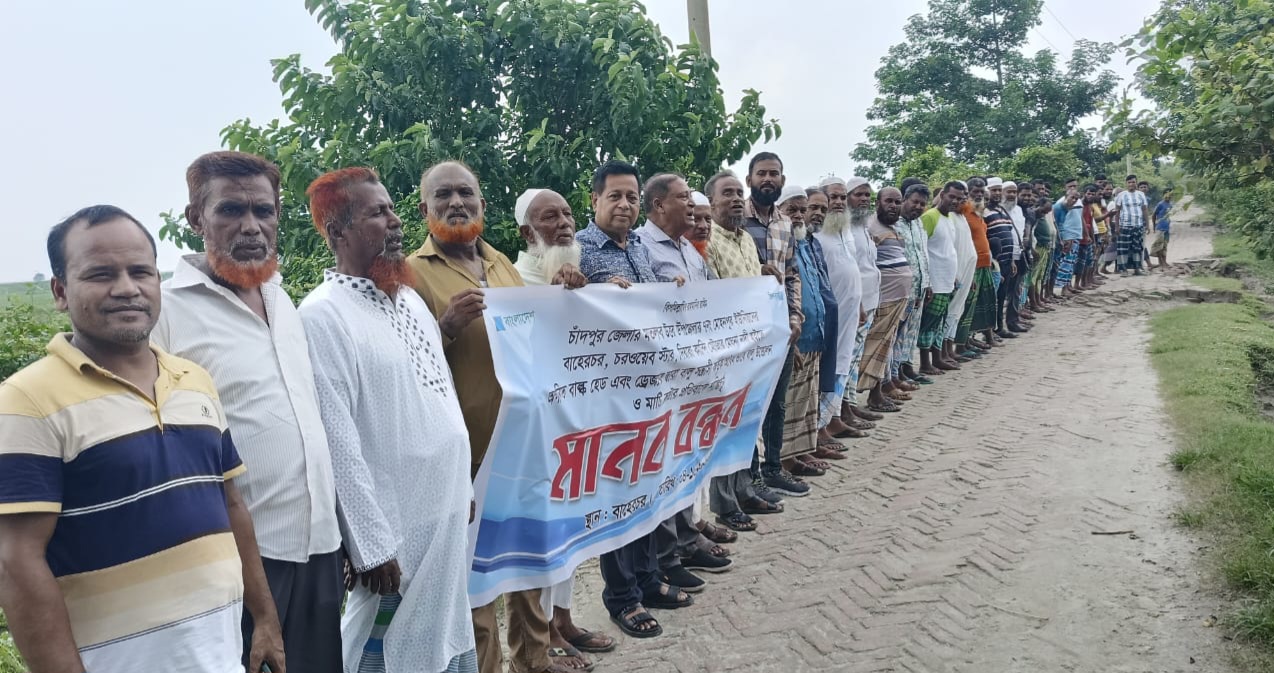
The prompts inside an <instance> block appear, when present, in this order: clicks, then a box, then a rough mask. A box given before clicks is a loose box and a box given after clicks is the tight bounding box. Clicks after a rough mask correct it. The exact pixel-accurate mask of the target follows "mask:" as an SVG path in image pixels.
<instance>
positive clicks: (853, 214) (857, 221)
mask: <svg viewBox="0 0 1274 673" xmlns="http://www.w3.org/2000/svg"><path fill="white" fill-rule="evenodd" d="M869 217H871V206H867V207H866V208H850V209H849V223H850V224H852V225H854V226H855V227H865V226H867V218H869Z"/></svg>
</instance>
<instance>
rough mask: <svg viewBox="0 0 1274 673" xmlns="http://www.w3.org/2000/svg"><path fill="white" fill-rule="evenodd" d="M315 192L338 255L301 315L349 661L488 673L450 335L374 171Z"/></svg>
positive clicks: (314, 212) (334, 175)
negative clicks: (475, 610) (339, 556)
mask: <svg viewBox="0 0 1274 673" xmlns="http://www.w3.org/2000/svg"><path fill="white" fill-rule="evenodd" d="M306 195H307V196H309V198H310V213H311V216H312V217H313V219H314V226H315V228H316V229H318V231H319V233H320V234H321V235H322V236H323V238H324V240H326V241H327V244H328V246H329V247H330V248H331V249H332V254H333V255H334V256H335V258H336V267H335V268H334V269H328V270H327V271H325V272H324V274H323V275H324V280H323V283H322V284H321V285H319V286H318V287H317V288H315V289H314V291H313V292H311V293H310V294H309V296H307V297H306V298H305V300H304V301H302V302H301V307H300V314H301V319H302V320H303V321H304V322H305V331H306V334H307V336H308V337H309V342H310V359H311V361H312V362H313V363H314V378H315V382H316V386H317V388H318V399H319V408H320V411H321V412H322V417H323V425H324V427H325V428H326V430H327V436H328V442H329V444H330V446H331V450H332V467H333V470H334V472H335V474H336V490H337V498H338V500H339V502H340V513H341V527H342V532H343V533H344V538H345V539H344V545H345V551H346V553H347V554H348V555H349V563H350V566H351V567H352V570H353V573H354V577H353V578H351V584H352V586H351V587H350V588H352V591H351V592H350V595H349V599H348V602H347V604H346V606H345V616H344V619H343V620H342V623H341V634H342V639H343V640H344V646H345V668H344V670H346V671H355V670H357V671H384V672H387V673H400V672H405V671H434V672H437V671H447V672H448V673H450V672H451V671H469V672H472V671H476V670H477V661H478V659H477V654H476V652H475V651H474V639H473V628H472V626H471V624H470V617H469V597H468V564H467V558H466V552H467V546H468V544H467V527H468V524H469V522H470V521H471V519H472V516H473V487H472V485H471V484H470V482H469V479H468V474H467V473H466V470H465V467H466V465H467V462H468V457H469V455H468V454H469V451H468V434H467V432H466V431H465V426H464V418H463V416H462V415H461V411H460V404H459V401H458V399H457V397H456V391H455V387H454V385H453V383H452V377H451V372H450V371H448V369H447V362H446V358H445V355H444V353H443V338H442V334H441V333H440V332H439V328H438V324H437V322H436V321H435V320H434V318H433V316H432V315H431V314H430V312H429V309H428V307H427V306H426V305H425V303H424V301H423V300H422V299H421V297H420V296H419V295H417V294H416V292H414V291H413V290H412V289H411V284H410V282H411V270H410V269H409V268H408V267H407V264H406V260H405V259H404V256H403V250H402V241H403V231H402V221H401V220H399V219H398V216H397V215H396V214H395V213H394V200H393V199H392V198H390V196H389V193H388V192H387V191H386V190H385V187H384V185H382V184H381V183H380V179H379V177H378V176H377V175H376V172H375V171H373V170H372V169H370V168H362V167H352V168H343V169H340V170H337V171H332V172H330V173H326V174H324V175H321V176H319V177H318V178H317V179H315V180H314V182H312V183H310V186H309V188H308V189H307V190H306ZM422 437H427V441H422ZM422 484H428V485H429V497H428V498H427V499H422V498H420V497H419V489H420V487H421V485H422ZM421 624H428V625H429V628H427V629H423V628H420V625H421Z"/></svg>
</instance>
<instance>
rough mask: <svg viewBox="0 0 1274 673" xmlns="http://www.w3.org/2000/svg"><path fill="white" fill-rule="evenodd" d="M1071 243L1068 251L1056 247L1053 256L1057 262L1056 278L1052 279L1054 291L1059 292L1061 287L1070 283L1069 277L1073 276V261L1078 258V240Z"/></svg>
mask: <svg viewBox="0 0 1274 673" xmlns="http://www.w3.org/2000/svg"><path fill="white" fill-rule="evenodd" d="M1071 243H1072V245H1071V251H1070V252H1062V249H1061V248H1058V249H1057V254H1056V255H1054V256H1053V260H1054V262H1055V263H1056V264H1057V279H1056V280H1054V281H1053V291H1054V292H1061V290H1062V288H1064V287H1066V286H1067V285H1070V282H1071V278H1073V277H1074V276H1075V262H1076V261H1077V260H1078V259H1079V241H1072V242H1071Z"/></svg>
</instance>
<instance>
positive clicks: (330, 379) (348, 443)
mask: <svg viewBox="0 0 1274 673" xmlns="http://www.w3.org/2000/svg"><path fill="white" fill-rule="evenodd" d="M301 317H302V319H303V320H304V322H305V335H306V337H307V338H308V340H309V346H310V361H311V362H312V363H313V365H314V387H315V389H316V390H317V392H318V403H319V412H320V413H321V414H322V417H323V428H324V429H325V430H326V431H327V444H328V448H329V450H330V451H331V453H332V475H333V477H335V481H336V499H337V514H338V515H339V517H340V523H341V533H342V537H343V538H344V545H345V551H346V552H347V553H348V554H349V558H350V563H351V564H352V565H353V566H354V571H355V572H360V573H361V572H366V571H368V570H371V569H372V568H375V567H377V566H380V565H384V564H385V563H386V562H388V561H390V560H392V559H394V558H396V557H397V556H398V537H397V536H396V535H395V534H394V530H393V527H392V526H390V524H389V519H387V518H386V517H385V513H384V512H383V511H382V510H381V508H380V503H378V502H377V501H376V486H375V483H374V482H373V480H372V473H371V470H370V469H368V467H367V462H366V460H364V458H363V445H362V441H361V438H360V436H359V432H358V426H357V424H356V423H355V422H354V415H353V400H354V399H355V398H356V397H357V396H358V383H357V381H358V378H357V377H358V365H357V363H356V361H355V358H356V357H358V354H357V351H356V350H355V349H354V344H353V342H352V340H351V339H350V338H349V336H348V334H347V333H346V332H345V331H344V330H343V329H342V327H341V325H339V324H338V323H337V322H336V319H335V317H334V316H331V315H314V314H313V313H310V312H303V313H302V314H301Z"/></svg>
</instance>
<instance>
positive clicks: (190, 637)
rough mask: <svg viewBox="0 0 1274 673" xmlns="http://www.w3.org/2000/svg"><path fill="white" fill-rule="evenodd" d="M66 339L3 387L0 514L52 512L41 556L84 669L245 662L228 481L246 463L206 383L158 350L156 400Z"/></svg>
mask: <svg viewBox="0 0 1274 673" xmlns="http://www.w3.org/2000/svg"><path fill="white" fill-rule="evenodd" d="M68 336H69V335H59V336H56V337H54V338H53V341H52V342H50V343H49V346H48V352H49V354H48V356H46V357H44V358H43V359H41V360H39V361H38V362H35V363H34V364H32V365H30V366H28V367H26V368H25V369H23V370H22V371H20V372H18V373H17V374H14V375H13V376H12V377H10V378H9V379H8V380H7V381H5V382H4V383H3V384H0V515H6V514H17V513H41V512H42V513H54V514H57V515H58V520H57V526H56V528H55V529H54V531H53V537H52V538H51V539H50V540H49V544H48V547H47V550H46V554H45V556H46V559H47V561H48V564H49V568H50V569H51V570H52V571H53V575H54V577H56V578H57V582H58V585H59V586H60V587H61V590H62V595H63V597H64V599H65V601H66V607H67V612H68V613H69V616H70V622H71V631H72V633H73V635H74V637H75V644H76V646H77V647H78V648H79V650H80V656H81V658H82V659H83V660H84V665H85V668H87V669H88V670H89V671H94V672H106V673H111V672H116V671H119V672H123V671H136V670H139V669H147V670H180V671H194V672H197V673H231V672H232V671H242V670H243V666H242V664H241V663H240V656H241V655H242V636H241V635H240V633H241V632H240V616H241V612H242V602H243V580H242V572H241V566H240V563H239V554H238V551H237V549H236V547H235V542H234V536H233V534H232V533H231V532H230V520H229V517H228V515H227V513H226V500H225V492H224V490H223V489H224V481H225V479H229V478H232V477H234V476H236V475H238V474H240V473H242V472H243V470H244V468H243V464H242V462H241V461H240V460H239V456H238V453H237V452H236V451H235V448H234V444H233V443H232V442H231V440H230V434H229V432H228V431H227V430H226V419H225V415H224V414H223V413H222V410H221V405H220V403H219V402H218V400H217V393H216V388H214V387H213V385H212V380H211V379H210V378H209V376H208V374H207V372H205V371H204V370H203V369H201V368H200V367H199V366H198V365H196V364H194V363H193V362H190V361H188V360H183V359H181V358H178V357H174V356H171V355H168V354H167V353H164V352H163V351H161V350H159V349H154V352H155V355H156V357H157V358H158V362H159V377H158V378H157V379H156V381H155V400H154V401H153V402H152V401H151V400H150V399H149V398H148V397H147V396H146V395H144V394H143V393H142V392H141V391H140V390H138V389H137V388H136V387H134V386H133V385H132V384H130V383H128V382H127V381H125V380H124V379H121V378H119V377H116V376H115V375H114V374H112V373H111V372H109V371H107V370H105V369H102V368H100V367H98V366H97V365H96V364H94V363H93V362H92V361H91V360H89V359H88V357H86V356H85V355H84V353H83V352H81V351H80V350H79V349H78V348H76V347H75V346H73V345H72V344H71V342H70V341H69V339H68Z"/></svg>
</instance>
